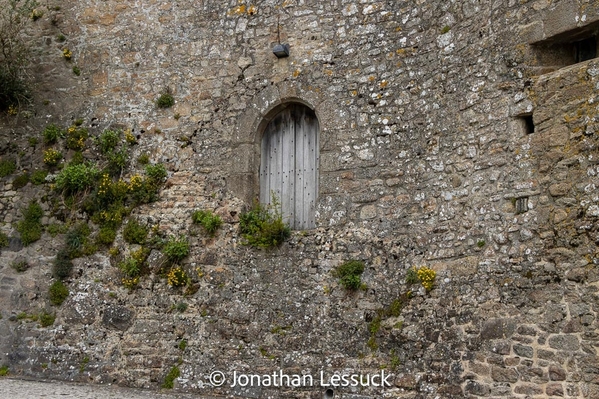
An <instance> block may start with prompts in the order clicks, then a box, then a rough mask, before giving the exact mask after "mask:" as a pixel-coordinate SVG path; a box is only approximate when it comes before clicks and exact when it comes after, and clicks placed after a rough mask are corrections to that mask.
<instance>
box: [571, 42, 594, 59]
mask: <svg viewBox="0 0 599 399" xmlns="http://www.w3.org/2000/svg"><path fill="white" fill-rule="evenodd" d="M573 44H574V52H575V54H574V62H575V63H579V62H583V61H587V60H592V59H593V58H597V37H596V36H592V37H589V38H587V39H583V40H579V41H577V42H574V43H573Z"/></svg>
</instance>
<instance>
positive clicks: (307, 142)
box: [260, 104, 319, 230]
mask: <svg viewBox="0 0 599 399" xmlns="http://www.w3.org/2000/svg"><path fill="white" fill-rule="evenodd" d="M318 134H319V128H318V119H317V118H316V114H315V113H314V111H312V110H311V109H310V108H308V107H306V106H305V105H302V104H292V105H289V106H288V107H286V108H285V109H283V110H282V111H281V112H279V113H278V114H277V115H276V116H275V117H274V118H273V119H272V120H271V121H270V123H269V124H268V126H267V127H266V130H265V131H264V135H263V136H262V151H261V159H260V202H261V203H263V204H269V203H270V202H271V193H274V195H275V196H276V197H277V198H278V200H279V201H280V202H281V211H282V214H283V217H284V219H285V221H286V222H287V223H289V226H290V227H291V228H292V229H296V230H302V229H311V228H314V227H315V222H314V213H315V208H316V199H317V197H318V161H319V151H318Z"/></svg>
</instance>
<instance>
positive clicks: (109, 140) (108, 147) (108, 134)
mask: <svg viewBox="0 0 599 399" xmlns="http://www.w3.org/2000/svg"><path fill="white" fill-rule="evenodd" d="M96 141H97V143H98V147H99V150H100V152H101V153H102V154H103V155H106V154H108V153H109V152H110V151H113V150H114V149H115V148H117V147H118V145H119V143H120V141H121V131H120V130H110V129H107V130H104V131H103V132H102V133H100V135H99V136H98V138H97V139H96Z"/></svg>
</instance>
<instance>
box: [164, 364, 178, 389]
mask: <svg viewBox="0 0 599 399" xmlns="http://www.w3.org/2000/svg"><path fill="white" fill-rule="evenodd" d="M180 375H181V370H179V367H178V366H173V367H172V368H171V369H170V371H169V372H168V374H167V375H166V377H164V382H163V383H162V388H165V389H173V387H174V386H175V380H176V379H177V378H179V376H180Z"/></svg>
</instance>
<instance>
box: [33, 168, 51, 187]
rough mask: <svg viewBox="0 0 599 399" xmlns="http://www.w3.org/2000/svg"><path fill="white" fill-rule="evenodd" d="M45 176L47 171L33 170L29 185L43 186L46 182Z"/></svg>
mask: <svg viewBox="0 0 599 399" xmlns="http://www.w3.org/2000/svg"><path fill="white" fill-rule="evenodd" d="M46 176H48V171H46V170H35V171H33V173H31V178H30V180H31V183H33V184H35V185H36V186H37V185H40V184H44V183H45V182H46Z"/></svg>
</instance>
